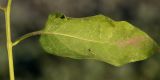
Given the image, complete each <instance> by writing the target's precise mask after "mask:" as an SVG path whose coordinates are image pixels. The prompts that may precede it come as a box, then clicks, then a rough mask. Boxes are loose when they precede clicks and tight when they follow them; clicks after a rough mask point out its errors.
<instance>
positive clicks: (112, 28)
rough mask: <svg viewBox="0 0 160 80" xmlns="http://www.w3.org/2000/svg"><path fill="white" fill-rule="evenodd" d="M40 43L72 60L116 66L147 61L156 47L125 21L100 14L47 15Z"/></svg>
mask: <svg viewBox="0 0 160 80" xmlns="http://www.w3.org/2000/svg"><path fill="white" fill-rule="evenodd" d="M44 32H50V33H52V34H53V35H42V36H41V38H40V42H41V45H42V47H43V48H44V49H45V50H46V51H47V52H49V53H52V54H55V55H58V56H63V57H70V58H74V59H96V60H100V61H104V62H107V63H110V64H112V65H115V66H120V65H123V64H126V63H129V62H135V61H139V60H144V59H146V58H148V57H149V56H150V55H151V54H152V53H154V51H155V49H157V44H156V43H155V42H154V41H153V40H152V39H151V38H150V37H149V36H148V35H147V34H146V33H144V32H143V31H141V30H139V29H138V28H136V27H134V26H133V25H131V24H129V23H128V22H125V21H114V20H111V19H110V18H108V17H105V16H103V15H97V16H91V17H85V18H68V17H65V18H63V19H62V18H60V17H55V15H51V16H50V18H49V20H48V22H47V24H46V27H45V29H44Z"/></svg>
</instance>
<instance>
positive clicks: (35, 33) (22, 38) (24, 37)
mask: <svg viewBox="0 0 160 80" xmlns="http://www.w3.org/2000/svg"><path fill="white" fill-rule="evenodd" d="M41 34H52V33H50V32H43V31H35V32H31V33H28V34H25V35H23V36H22V37H20V38H19V39H18V40H16V41H15V42H13V44H12V46H15V45H17V44H18V43H20V42H21V41H23V40H25V39H27V38H29V37H32V36H36V35H41Z"/></svg>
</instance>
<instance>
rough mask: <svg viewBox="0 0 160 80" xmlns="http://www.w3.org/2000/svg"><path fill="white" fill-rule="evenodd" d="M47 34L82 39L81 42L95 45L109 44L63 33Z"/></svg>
mask: <svg viewBox="0 0 160 80" xmlns="http://www.w3.org/2000/svg"><path fill="white" fill-rule="evenodd" d="M45 33H47V34H50V35H51V34H52V35H60V36H66V37H70V38H75V39H80V40H84V41H88V42H94V43H101V44H104V43H107V42H103V41H96V40H89V39H85V38H80V37H76V36H72V35H68V34H63V33H57V32H45Z"/></svg>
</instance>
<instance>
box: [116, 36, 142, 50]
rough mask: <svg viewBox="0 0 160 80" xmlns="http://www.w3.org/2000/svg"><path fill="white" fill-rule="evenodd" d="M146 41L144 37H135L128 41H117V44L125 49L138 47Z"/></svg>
mask: <svg viewBox="0 0 160 80" xmlns="http://www.w3.org/2000/svg"><path fill="white" fill-rule="evenodd" d="M144 40H145V38H144V37H143V36H135V37H132V38H129V39H127V40H121V41H117V44H118V46H120V47H125V46H128V45H138V44H139V43H141V42H142V41H144Z"/></svg>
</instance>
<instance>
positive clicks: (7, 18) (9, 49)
mask: <svg viewBox="0 0 160 80" xmlns="http://www.w3.org/2000/svg"><path fill="white" fill-rule="evenodd" d="M11 4H12V0H8V4H7V7H6V8H5V9H4V13H5V21H6V38H7V52H8V62H9V75H10V80H14V64H13V54H12V40H11V30H10V25H11V23H10V15H11Z"/></svg>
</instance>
